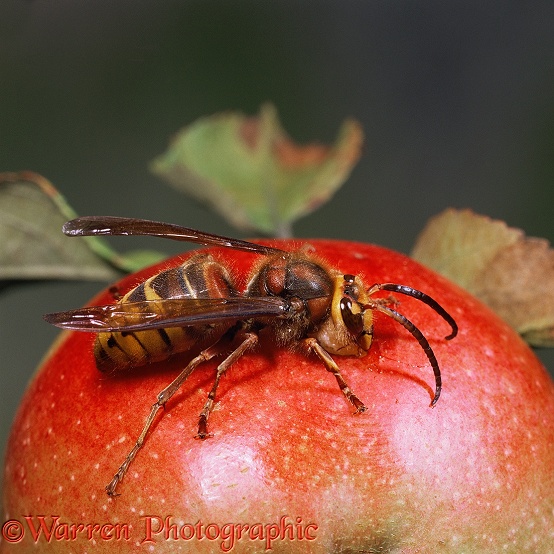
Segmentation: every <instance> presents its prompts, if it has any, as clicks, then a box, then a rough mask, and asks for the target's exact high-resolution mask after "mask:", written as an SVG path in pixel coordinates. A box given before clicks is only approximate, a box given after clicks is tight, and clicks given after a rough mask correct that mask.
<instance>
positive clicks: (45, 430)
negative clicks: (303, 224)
mask: <svg viewBox="0 0 554 554" xmlns="http://www.w3.org/2000/svg"><path fill="white" fill-rule="evenodd" d="M265 242H266V243H267V244H273V245H276V246H278V247H282V248H284V249H293V248H298V247H300V246H301V245H302V244H303V242H302V241H294V242H291V241H289V242H286V241H265ZM309 245H310V248H312V249H313V250H314V252H315V253H316V255H317V256H318V257H320V258H321V259H323V260H327V261H329V262H330V263H332V265H333V266H334V267H337V268H339V269H340V270H341V271H344V272H345V273H352V274H357V275H361V276H363V278H364V280H365V282H366V285H368V286H370V285H372V284H373V283H374V282H395V283H402V284H407V285H410V286H413V287H415V288H417V289H420V290H423V291H424V292H426V293H428V294H430V295H431V296H433V297H434V298H435V299H436V300H437V301H438V302H439V303H440V304H441V305H442V306H443V307H444V308H445V309H446V310H447V311H449V312H450V313H451V314H452V315H453V317H454V318H455V319H456V321H457V323H458V325H459V329H460V331H459V334H458V336H457V337H456V338H455V339H453V340H451V341H445V340H444V337H445V336H446V335H447V334H448V333H449V332H450V330H449V327H448V325H447V324H446V323H445V321H444V320H442V318H440V317H439V316H438V315H437V314H436V313H435V312H434V311H433V310H431V309H430V308H429V307H428V306H426V305H424V304H423V303H421V302H419V301H417V300H415V299H412V298H408V297H403V296H401V295H396V297H397V299H398V300H399V301H400V304H399V305H398V306H397V309H398V310H399V311H401V312H402V313H403V314H404V315H406V316H407V317H408V318H409V319H410V320H411V321H413V322H414V323H415V324H416V325H417V326H418V327H419V328H420V329H421V330H422V332H423V333H424V334H425V336H426V337H427V338H428V339H429V341H430V343H431V345H432V347H433V349H434V351H435V353H436V356H437V359H438V361H439V364H440V367H441V370H442V377H443V390H442V395H441V398H440V400H439V401H438V403H437V405H436V406H435V407H434V408H430V407H429V404H430V401H431V399H432V396H433V391H434V378H433V372H432V370H431V367H430V366H429V363H428V361H427V358H426V356H425V354H424V352H423V351H422V349H421V347H420V346H419V344H418V343H417V341H415V340H414V338H413V337H412V336H411V335H410V334H409V333H408V332H407V331H406V330H405V329H404V328H403V327H401V326H400V325H398V324H397V323H396V322H394V321H393V320H391V319H390V318H387V317H386V316H384V315H383V314H380V313H377V314H376V315H375V336H374V342H373V345H372V348H371V350H370V351H369V353H368V355H367V356H366V357H363V358H354V357H340V356H335V357H334V358H335V360H336V361H337V363H338V364H339V366H340V367H341V370H342V374H343V376H344V377H345V379H346V380H347V382H348V383H349V385H350V386H351V388H352V389H353V390H354V391H355V392H356V393H357V395H358V396H359V397H360V398H361V399H362V401H363V402H364V403H365V404H366V406H367V407H368V410H367V411H366V412H365V413H363V414H360V415H353V408H352V406H351V405H349V404H348V403H347V402H346V400H345V399H344V397H343V395H342V393H341V392H340V390H339V388H338V387H337V384H336V382H335V379H334V377H333V376H332V375H331V374H330V373H328V372H327V371H326V370H325V368H324V367H323V366H322V364H321V363H320V362H319V361H318V359H317V358H316V357H315V356H309V357H306V356H305V355H303V354H302V353H300V352H295V351H292V350H290V349H283V348H279V347H278V346H275V345H271V344H267V343H266V344H263V345H262V346H261V347H260V348H258V349H257V350H256V351H253V352H249V353H246V354H245V355H244V356H243V358H241V359H240V360H239V361H238V362H237V363H236V364H235V366H233V367H232V368H231V369H230V370H229V371H228V373H227V374H226V375H225V376H224V378H223V379H222V382H221V384H220V387H219V391H218V399H217V400H218V404H217V405H216V409H215V410H214V412H213V413H212V416H211V418H210V430H211V431H212V432H213V433H214V436H213V437H212V438H210V439H207V440H204V441H200V440H194V438H193V437H194V435H195V434H196V432H197V429H196V426H197V421H198V415H199V413H200V411H201V409H202V406H203V405H204V402H205V399H206V396H207V393H208V391H209V389H210V387H211V383H212V381H213V377H214V367H215V365H216V361H212V362H209V363H206V364H204V365H203V366H200V368H199V369H197V370H196V372H195V373H193V375H192V376H191V377H190V378H189V380H188V381H187V382H185V384H184V385H183V386H182V388H181V390H180V391H179V392H178V393H177V394H176V395H175V397H174V398H173V399H172V400H171V401H170V402H168V404H167V405H166V407H165V410H164V411H161V413H159V414H158V419H157V421H156V423H155V424H154V426H153V429H152V430H151V432H150V434H149V436H148V437H147V440H146V443H145V445H144V447H143V448H142V449H141V451H140V452H139V454H138V456H137V458H136V460H135V461H134V462H133V463H132V464H131V466H130V470H129V473H128V474H127V475H126V477H125V479H124V480H123V481H122V482H121V483H120V485H119V488H118V492H119V493H121V496H118V497H116V498H108V496H107V495H106V493H105V491H104V487H105V485H106V484H107V483H108V482H109V481H110V479H111V478H112V476H113V474H114V473H115V471H116V470H117V468H118V467H119V465H120V463H121V462H122V461H123V459H124V458H125V456H126V454H127V453H128V451H129V449H130V448H131V446H132V445H133V444H134V441H135V440H136V438H137V435H138V433H139V431H140V430H141V429H142V426H143V424H144V420H145V418H146V416H147V414H148V412H149V409H150V406H151V405H152V404H153V403H154V402H155V399H156V395H157V394H158V392H159V391H160V390H161V389H162V388H164V387H165V386H166V385H167V384H168V383H169V382H170V381H171V380H172V379H173V378H174V376H175V375H176V374H177V373H178V372H179V370H180V369H181V368H182V367H183V364H185V363H186V361H187V359H188V358H189V357H190V356H189V355H188V354H185V355H177V356H175V357H174V358H172V359H171V360H168V361H167V362H161V363H157V364H152V365H150V366H147V367H142V368H137V369H136V370H133V371H131V372H127V373H125V374H123V375H111V376H107V375H105V374H101V373H99V372H98V371H97V369H96V367H95V362H94V358H93V354H92V343H93V339H94V336H93V334H92V333H78V332H73V333H62V336H61V338H60V339H59V340H58V341H57V342H56V344H55V345H54V346H53V348H52V350H51V351H50V353H49V354H48V355H47V357H46V359H45V361H44V362H43V364H42V367H41V368H40V369H39V371H38V372H37V374H36V376H35V377H34V379H33V381H32V383H31V384H30V386H29V388H28V390H27V392H26V395H25V397H24V399H23V401H22V404H21V406H20V409H19V411H18V414H17V416H16V418H15V421H14V424H13V429H12V432H11V437H10V440H9V443H8V447H7V458H6V465H5V473H4V514H3V518H4V520H3V521H4V522H6V523H5V524H4V527H3V535H4V537H8V539H9V540H6V539H5V538H4V539H3V540H2V543H1V545H0V551H1V552H2V554H6V553H11V552H36V551H37V545H36V544H35V541H34V540H33V537H32V531H31V530H30V524H29V523H28V521H27V520H26V519H25V516H31V518H32V520H31V523H32V524H33V525H34V526H35V527H38V526H39V525H40V520H39V519H38V518H39V516H57V517H58V518H59V519H58V520H57V522H58V533H59V536H57V537H55V536H54V537H51V540H50V541H49V542H48V541H47V540H46V538H45V536H44V534H43V535H42V537H41V538H39V539H38V542H39V546H40V551H41V552H68V551H71V552H89V551H94V552H114V551H118V552H141V551H144V552H150V551H155V552H173V551H183V552H199V553H202V552H223V551H231V552H240V553H242V552H264V551H265V550H266V549H267V550H268V551H271V552H276V553H277V552H279V553H280V552H311V553H343V554H346V553H349V554H350V553H354V552H356V553H358V552H365V553H368V552H389V553H402V554H412V553H414V554H415V553H473V552H479V553H495V554H496V553H498V552H512V553H516V552H517V553H521V552H533V553H547V552H553V551H554V511H553V510H554V448H553V445H554V386H553V383H552V381H551V380H550V378H549V376H548V374H547V372H546V370H545V369H544V367H543V366H542V365H541V363H540V362H539V361H538V359H537V358H536V356H535V355H534V354H533V352H532V351H531V350H530V349H529V348H528V347H527V345H526V344H524V343H523V341H522V340H521V339H520V338H519V336H518V335H516V334H515V332H514V331H512V330H511V329H510V328H509V327H508V326H507V325H506V324H505V323H504V322H503V321H501V320H500V319H499V318H497V317H496V316H495V315H494V314H493V313H491V312H490V311H489V310H488V308H486V307H485V306H483V305H482V304H481V303H480V302H479V301H477V300H476V299H475V298H473V297H472V296H470V295H469V294H467V293H466V292H464V291H463V290H461V289H460V288H458V287H457V286H456V285H454V284H452V283H450V282H449V281H447V280H446V279H444V278H442V277H440V276H438V275H437V274H435V273H433V272H431V271H430V270H428V269H426V268H424V267H422V266H421V265H419V264H417V263H416V262H414V261H412V260H410V259H409V258H407V257H405V256H403V255H401V254H397V253H395V252H392V251H389V250H386V249H383V248H380V247H377V246H372V245H365V244H358V243H349V242H341V241H327V240H325V241H323V240H313V241H309ZM213 251H214V252H215V255H217V256H219V257H220V258H222V259H225V260H228V263H229V265H230V267H232V268H233V269H234V273H236V274H237V275H242V276H243V282H245V279H246V276H247V275H248V273H249V271H250V270H251V268H252V266H253V264H255V262H256V260H257V259H258V258H259V256H256V255H252V254H248V253H243V252H237V251H234V250H224V249H213ZM185 257H186V255H184V256H180V257H177V258H174V259H173V260H169V261H167V262H165V263H163V264H161V265H159V266H157V267H153V268H149V269H147V270H144V271H142V272H141V273H140V274H136V275H133V276H129V277H127V278H125V279H124V280H123V281H121V283H119V284H118V287H119V290H120V291H121V292H122V293H123V292H126V291H127V290H129V288H131V287H133V286H135V285H136V284H138V283H139V282H140V281H141V280H143V279H145V278H147V277H148V276H150V275H152V274H154V273H155V272H157V271H159V270H160V269H162V268H164V267H167V266H169V265H171V264H177V263H180V262H181V261H182V260H183V259H184V258H185ZM111 302H113V297H112V295H111V294H110V293H109V292H107V291H105V292H103V293H101V294H100V295H99V296H98V297H97V298H95V299H94V301H93V303H94V304H105V303H111ZM63 308H64V307H63V306H60V309H63ZM66 308H67V307H66ZM283 517H285V518H287V519H286V520H282V519H281V518H283ZM12 520H15V523H14V522H13V521H12ZM164 520H166V524H167V525H171V524H173V525H174V527H173V528H172V529H173V530H170V535H171V533H173V532H175V530H177V531H182V532H183V533H184V536H185V537H187V538H183V537H181V538H179V537H177V538H172V539H170V538H168V537H167V536H164V534H163V532H161V533H159V534H156V533H154V531H157V530H159V528H160V526H161V525H162V522H163V521H164ZM52 521H53V520H52V519H50V517H47V518H46V519H45V520H44V523H45V525H46V526H47V528H50V527H51V525H52ZM17 522H20V523H21V525H20V526H19V527H18V525H17ZM280 523H281V524H282V525H288V527H286V529H288V531H286V532H285V533H283V534H282V536H277V538H274V539H271V538H268V537H270V536H273V535H276V534H278V533H282V531H281V530H279V531H277V526H278V525H279V524H280ZM62 524H75V525H77V524H83V525H85V526H86V525H89V529H91V527H90V526H91V525H95V524H96V525H98V526H101V525H103V524H106V526H105V527H103V528H96V531H91V536H88V535H87V531H86V529H87V528H85V530H80V531H78V532H77V531H75V529H76V527H73V530H74V531H75V537H73V536H72V535H71V529H70V528H69V527H68V526H65V527H64V526H63V525H62ZM116 524H124V525H126V526H127V532H128V538H125V536H123V538H119V539H118V538H116V537H115V534H116V531H115V525H116ZM186 524H190V525H192V526H196V527H194V528H193V527H191V526H188V527H187V525H186ZM210 524H211V527H209V529H208V528H207V526H209V525H210ZM230 524H234V525H235V527H231V525H230ZM239 524H247V525H250V526H251V528H250V529H249V530H246V531H243V535H242V537H241V538H240V539H238V538H237V537H238V535H237V533H238V531H237V527H238V525H239ZM256 524H261V526H257V527H256ZM109 525H113V526H114V527H109ZM200 525H204V527H203V528H200ZM272 525H273V527H271V526H272ZM263 526H265V527H263ZM102 529H103V531H102ZM166 529H167V527H166ZM193 529H194V530H193ZM149 530H150V531H151V532H150V531H149ZM252 530H253V531H252ZM20 531H23V532H24V536H23V537H21V538H20V540H17V539H16V537H17V534H18V533H19V532H20ZM231 531H234V533H235V534H234V535H233V537H234V541H233V540H232V539H231V538H230V537H228V535H229V534H230V533H231ZM122 532H123V534H124V533H125V531H122ZM102 533H103V535H102ZM187 533H188V534H187ZM206 533H208V535H209V536H208V537H206V536H205V535H206ZM249 533H253V534H249ZM287 533H288V534H287ZM191 534H194V537H193V538H190V535H191ZM262 535H263V536H264V537H265V538H263V539H262V538H260V536H262ZM202 537H203V538H202ZM225 537H227V539H225ZM224 539H225V540H224Z"/></svg>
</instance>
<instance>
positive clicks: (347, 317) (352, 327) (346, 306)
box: [340, 297, 364, 337]
mask: <svg viewBox="0 0 554 554" xmlns="http://www.w3.org/2000/svg"><path fill="white" fill-rule="evenodd" d="M340 313H341V316H342V320H343V321H344V324H345V325H346V328H347V329H348V330H349V331H350V332H351V333H352V334H353V335H354V336H355V337H359V336H360V335H362V334H363V333H364V321H363V319H362V312H360V313H357V314H355V313H354V312H353V311H352V300H351V299H350V298H348V297H344V298H342V299H341V301H340Z"/></svg>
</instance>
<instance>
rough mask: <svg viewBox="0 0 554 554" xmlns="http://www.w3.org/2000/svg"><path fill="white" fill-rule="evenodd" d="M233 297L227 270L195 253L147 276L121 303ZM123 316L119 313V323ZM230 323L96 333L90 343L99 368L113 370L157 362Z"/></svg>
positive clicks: (234, 294)
mask: <svg viewBox="0 0 554 554" xmlns="http://www.w3.org/2000/svg"><path fill="white" fill-rule="evenodd" d="M232 296H237V291H236V289H235V286H234V284H233V282H232V280H231V278H230V276H229V273H228V271H227V270H226V269H225V268H224V267H223V266H222V265H221V264H220V263H218V262H216V261H215V260H214V259H213V258H212V257H211V256H210V255H208V254H196V255H195V256H193V257H191V258H190V259H189V260H187V261H186V262H185V263H184V264H182V265H180V266H178V267H173V268H169V269H166V270H164V271H162V272H160V273H158V274H157V275H154V276H153V277H150V278H149V279H147V280H146V281H144V282H143V283H141V284H140V285H138V286H137V287H135V288H134V289H132V290H131V291H129V292H128V293H127V294H126V295H125V296H124V297H123V298H122V299H121V300H120V302H121V303H131V302H141V301H144V300H152V301H156V300H164V299H171V298H226V297H232ZM124 321H125V315H123V316H122V324H123V323H124ZM229 326H230V324H221V325H220V324H218V325H215V326H214V325H204V326H199V327H198V326H197V327H171V328H165V329H152V330H148V331H133V332H122V333H118V332H110V333H99V334H98V337H97V339H96V342H95V344H94V355H95V357H96V365H97V366H98V369H99V370H100V371H115V370H121V369H129V368H131V367H135V366H140V365H144V364H147V363H151V362H158V361H161V360H164V359H166V358H168V357H169V356H171V355H172V354H175V353H178V352H184V351H186V350H189V349H190V348H191V347H192V346H193V345H194V344H195V343H196V342H198V341H199V340H200V339H204V338H206V337H207V336H211V337H214V336H217V335H221V334H223V333H224V332H225V331H226V329H228V327H229Z"/></svg>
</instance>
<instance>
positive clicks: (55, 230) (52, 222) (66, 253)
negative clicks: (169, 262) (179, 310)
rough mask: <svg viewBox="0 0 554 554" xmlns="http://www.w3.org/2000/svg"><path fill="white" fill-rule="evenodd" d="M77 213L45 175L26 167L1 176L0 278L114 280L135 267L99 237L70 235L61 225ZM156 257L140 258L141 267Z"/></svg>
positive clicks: (135, 267) (129, 260)
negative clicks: (74, 236) (73, 236)
mask: <svg viewBox="0 0 554 554" xmlns="http://www.w3.org/2000/svg"><path fill="white" fill-rule="evenodd" d="M74 217H76V214H75V212H74V211H73V210H72V209H71V207H70V206H69V205H68V204H67V202H66V201H65V199H64V198H63V196H62V195H61V194H60V193H59V192H58V191H57V190H56V189H55V187H54V186H53V185H52V184H51V183H50V182H49V181H48V180H47V179H45V178H44V177H42V176H41V175H38V174H36V173H33V172H30V171H24V172H21V173H2V174H0V280H19V279H82V280H91V281H106V280H113V279H115V278H117V277H119V276H121V272H123V271H133V270H135V269H138V267H137V266H136V264H135V263H134V262H133V261H132V258H133V255H131V256H130V257H126V256H125V257H122V256H120V255H119V254H117V253H116V252H114V251H113V250H112V249H111V248H110V247H109V246H108V244H107V243H106V242H105V241H104V240H102V239H100V238H98V237H85V238H69V237H66V236H65V235H64V234H63V233H62V230H61V229H62V225H63V224H64V223H65V222H66V221H67V220H68V219H72V218H74ZM159 259H160V255H155V257H150V258H149V259H148V260H141V262H140V263H141V266H143V265H145V264H146V263H151V262H152V261H155V260H159Z"/></svg>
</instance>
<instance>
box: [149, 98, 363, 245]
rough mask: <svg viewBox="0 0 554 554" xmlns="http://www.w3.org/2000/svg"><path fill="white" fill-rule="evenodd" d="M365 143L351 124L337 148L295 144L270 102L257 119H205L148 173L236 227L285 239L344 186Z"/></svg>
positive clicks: (176, 140) (347, 124) (178, 139)
mask: <svg viewBox="0 0 554 554" xmlns="http://www.w3.org/2000/svg"><path fill="white" fill-rule="evenodd" d="M362 142H363V133H362V130H361V127H360V125H359V124H358V123H357V122H355V121H353V120H347V121H345V122H344V123H343V125H342V127H341V129H340V131H339V135H338V138H337V140H336V142H335V144H334V145H333V146H323V145H320V144H310V145H306V146H299V145H296V144H294V143H293V142H292V141H291V140H290V139H289V138H288V136H287V135H286V133H285V131H284V130H283V129H282V127H281V125H280V123H279V120H278V118H277V113H276V110H275V108H274V107H273V106H271V105H269V104H266V105H264V106H262V108H261V110H260V114H259V116H258V117H247V116H245V115H243V114H241V113H236V112H229V113H222V114H216V115H213V116H211V117H206V118H202V119H199V120H198V121H196V122H195V123H193V124H192V125H190V126H188V127H185V128H184V129H182V130H181V131H180V132H179V133H178V134H177V136H176V137H175V138H174V140H173V141H172V143H171V144H170V147H169V149H168V150H167V152H165V153H164V154H163V155H161V156H159V157H158V158H156V159H155V160H153V162H152V163H151V166H150V168H151V170H152V171H153V172H154V173H155V174H157V175H159V176H161V177H163V178H164V179H166V180H167V181H168V182H169V183H171V184H172V185H173V186H174V187H176V188H177V189H179V190H182V191H184V192H186V193H187V194H189V195H190V196H193V197H194V198H196V199H198V200H200V201H203V202H206V203H207V204H209V205H211V206H212V207H214V208H215V210H217V211H218V212H219V213H220V214H221V215H223V216H224V217H225V218H226V219H227V220H228V221H229V222H230V223H231V224H233V225H235V226H236V227H239V228H244V229H254V230H257V231H261V232H263V233H267V234H272V235H280V236H286V235H288V234H290V227H291V224H292V223H293V222H294V221H295V220H297V219H298V218H300V217H301V216H303V215H306V214H308V213H309V212H311V211H313V210H315V209H316V208H317V207H318V206H320V205H321V204H322V203H323V202H325V201H327V200H328V199H329V198H330V197H331V196H332V194H333V193H334V192H335V191H336V190H337V189H338V188H339V187H340V186H341V185H342V183H343V182H344V181H345V180H346V178H347V177H348V175H349V174H350V172H351V170H352V168H353V166H354V165H355V163H356V162H357V160H358V158H359V156H360V152H361V145H362Z"/></svg>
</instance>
